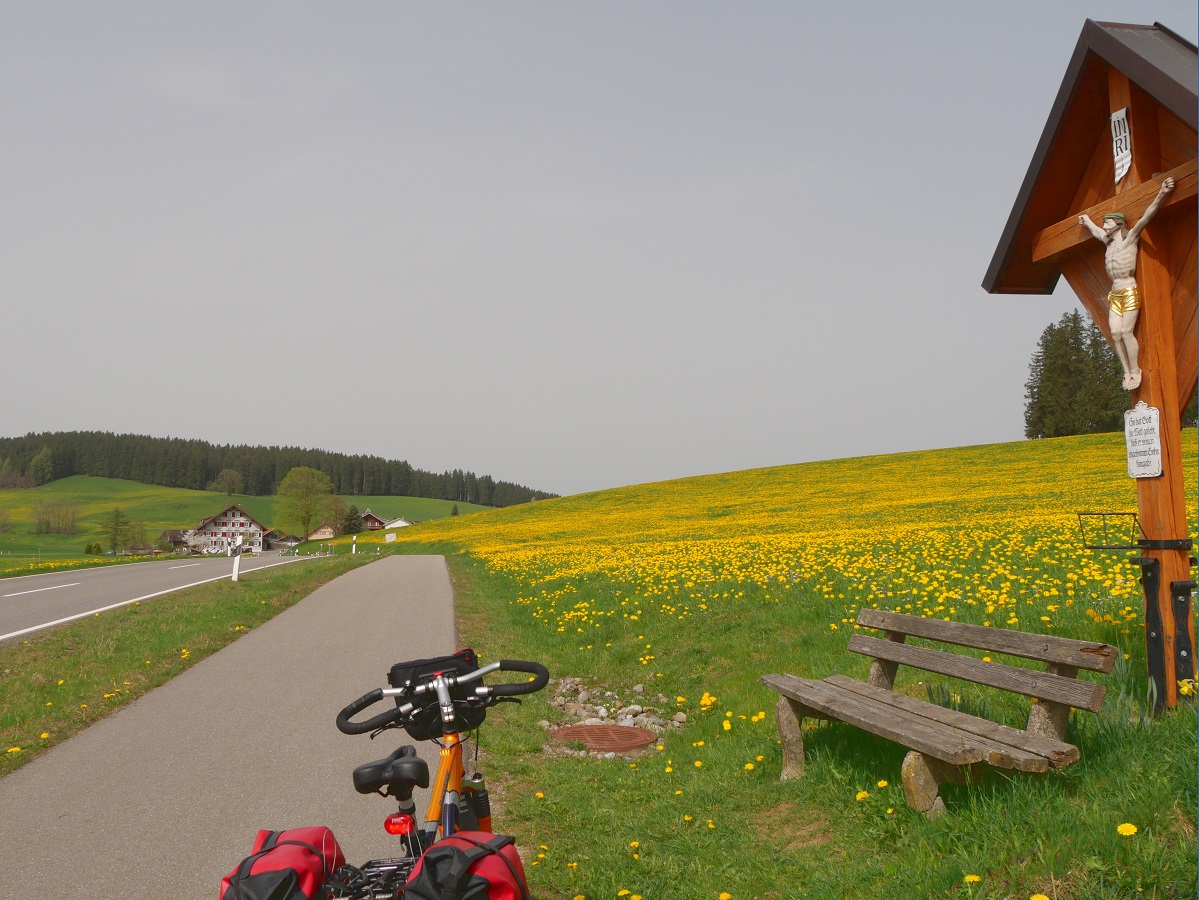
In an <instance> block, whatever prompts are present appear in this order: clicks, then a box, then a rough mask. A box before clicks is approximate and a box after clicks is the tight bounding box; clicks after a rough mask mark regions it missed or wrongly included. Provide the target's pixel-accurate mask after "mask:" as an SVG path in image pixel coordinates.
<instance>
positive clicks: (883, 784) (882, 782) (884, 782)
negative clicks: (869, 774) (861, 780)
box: [878, 778, 887, 788]
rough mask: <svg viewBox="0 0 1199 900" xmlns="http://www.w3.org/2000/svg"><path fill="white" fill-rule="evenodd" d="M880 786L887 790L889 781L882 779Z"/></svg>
mask: <svg viewBox="0 0 1199 900" xmlns="http://www.w3.org/2000/svg"><path fill="white" fill-rule="evenodd" d="M878 786H879V787H880V788H885V787H886V786H887V779H885V778H883V779H880V780H879V783H878Z"/></svg>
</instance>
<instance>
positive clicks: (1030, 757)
mask: <svg viewBox="0 0 1199 900" xmlns="http://www.w3.org/2000/svg"><path fill="white" fill-rule="evenodd" d="M896 646H902V645H896ZM762 683H763V684H765V685H766V686H767V687H770V688H772V689H773V690H776V691H778V692H779V693H780V694H782V695H783V696H784V697H789V698H791V699H792V700H796V701H798V702H799V703H801V704H803V705H804V706H807V707H809V708H811V709H815V710H817V711H819V712H821V713H823V714H825V715H827V716H829V717H830V718H834V719H837V720H839V721H842V722H845V723H847V724H849V725H854V726H856V727H858V728H861V729H862V730H863V731H869V732H870V733H871V734H876V735H878V736H879V737H883V738H886V739H887V740H890V741H894V742H895V743H897V744H901V745H902V746H904V747H908V748H910V749H912V750H918V751H920V752H921V753H926V754H928V755H929V756H933V757H936V758H937V759H940V760H943V761H944V762H947V763H949V764H951V765H955V766H961V765H970V764H972V763H976V762H985V763H987V764H988V765H991V766H995V767H996V768H1000V769H1017V770H1019V771H1022V772H1044V771H1046V770H1047V769H1048V768H1049V763H1048V761H1047V760H1046V759H1045V757H1043V756H1041V755H1039V754H1036V753H1030V752H1028V751H1027V750H1023V749H1020V748H1018V747H1012V746H1009V745H1007V744H1003V743H1000V742H997V741H993V740H990V739H988V738H985V737H981V736H979V735H976V734H972V733H971V732H968V731H963V730H961V729H958V728H954V727H953V726H951V725H946V724H944V723H942V722H938V721H935V720H933V719H928V718H925V717H924V716H922V715H919V714H917V713H912V712H908V711H907V710H902V709H898V708H897V707H895V706H891V705H889V704H886V703H879V702H877V701H876V700H873V699H872V698H870V697H866V696H863V695H862V694H859V693H855V692H853V691H846V690H842V689H841V688H838V687H836V686H835V685H832V684H829V683H827V682H824V681H811V680H809V679H806V678H798V677H796V676H794V675H765V676H763V677H762ZM930 705H931V704H930Z"/></svg>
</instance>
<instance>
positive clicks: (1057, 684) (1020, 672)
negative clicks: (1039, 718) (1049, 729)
mask: <svg viewBox="0 0 1199 900" xmlns="http://www.w3.org/2000/svg"><path fill="white" fill-rule="evenodd" d="M849 650H850V652H851V653H861V654H863V655H865V656H872V657H874V658H875V659H889V660H892V661H894V662H897V663H899V664H900V665H903V666H915V667H916V668H917V669H924V670H925V671H926V672H937V673H938V674H941V675H949V676H951V677H953V678H961V679H963V680H964V681H973V682H974V683H975V684H985V685H989V686H990V687H995V688H999V689H1001V690H1005V691H1011V692H1012V693H1015V694H1024V695H1026V696H1028V697H1036V698H1037V699H1038V700H1050V701H1053V702H1054V703H1064V704H1066V705H1067V706H1073V707H1074V708H1075V709H1089V710H1090V711H1091V712H1098V711H1099V707H1100V705H1101V704H1102V703H1103V694H1104V688H1103V686H1102V685H1099V684H1094V683H1092V682H1089V681H1079V680H1077V679H1075V678H1063V677H1062V676H1060V675H1050V674H1049V673H1048V672H1034V671H1032V670H1030V669H1021V668H1017V667H1016V666H1005V665H1003V664H1002V663H994V662H983V661H982V660H979V659H971V658H969V657H966V656H956V655H954V654H953V653H946V652H945V651H943V650H928V649H926V648H924V647H912V646H909V645H908V644H894V643H892V642H890V641H880V640H879V639H878V638H872V637H866V636H865V635H861V634H855V635H854V636H853V637H851V638H850V639H849ZM913 749H915V748H913Z"/></svg>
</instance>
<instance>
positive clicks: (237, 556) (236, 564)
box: [233, 534, 242, 581]
mask: <svg viewBox="0 0 1199 900" xmlns="http://www.w3.org/2000/svg"><path fill="white" fill-rule="evenodd" d="M241 541H242V538H241V535H240V534H239V535H238V536H237V543H236V544H235V545H234V549H233V580H234V581H237V576H238V573H239V572H240V571H241Z"/></svg>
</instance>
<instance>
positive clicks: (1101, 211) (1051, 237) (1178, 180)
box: [1031, 159, 1199, 263]
mask: <svg viewBox="0 0 1199 900" xmlns="http://www.w3.org/2000/svg"><path fill="white" fill-rule="evenodd" d="M1196 169H1197V165H1196V160H1194V159H1190V160H1187V161H1186V162H1185V163H1183V164H1182V165H1181V166H1175V167H1174V168H1173V169H1171V170H1170V171H1169V172H1164V173H1162V174H1161V175H1159V176H1158V177H1156V178H1151V179H1149V180H1148V181H1146V182H1144V183H1143V184H1139V185H1137V186H1136V187H1130V188H1129V189H1128V190H1126V191H1124V192H1122V193H1119V194H1117V195H1116V196H1114V197H1111V198H1109V199H1107V200H1103V201H1101V202H1100V203H1096V204H1095V205H1094V206H1090V207H1088V208H1086V209H1084V210H1081V211H1079V212H1076V213H1074V214H1072V215H1071V216H1070V217H1069V218H1066V219H1062V220H1061V221H1060V222H1055V223H1054V224H1053V225H1050V226H1049V227H1048V228H1043V229H1041V230H1040V231H1038V232H1037V234H1036V235H1035V236H1034V237H1033V240H1032V248H1031V249H1032V259H1033V262H1034V263H1039V262H1044V261H1045V260H1047V259H1049V258H1051V257H1053V256H1057V255H1058V254H1060V253H1065V252H1066V251H1068V250H1072V249H1074V248H1076V247H1081V246H1082V245H1084V244H1086V243H1087V242H1088V241H1093V240H1094V238H1093V237H1091V233H1090V232H1089V231H1087V230H1086V229H1085V228H1083V227H1082V226H1081V225H1079V224H1078V217H1079V216H1080V215H1088V216H1090V217H1091V220H1092V221H1093V222H1095V223H1096V224H1101V223H1102V222H1103V217H1104V216H1105V215H1107V214H1108V213H1111V212H1122V213H1124V215H1126V216H1128V220H1129V221H1130V222H1135V221H1136V220H1137V219H1139V218H1140V217H1141V216H1142V215H1144V213H1145V209H1146V208H1147V207H1148V206H1149V204H1150V203H1151V202H1153V198H1154V197H1156V196H1157V191H1158V188H1160V187H1161V183H1162V180H1163V179H1165V178H1167V177H1170V178H1173V179H1174V191H1173V193H1171V194H1170V196H1168V197H1167V198H1166V201H1165V203H1164V204H1163V205H1162V208H1161V209H1160V210H1159V211H1158V215H1159V216H1164V215H1165V214H1166V213H1167V212H1168V211H1169V210H1170V209H1172V208H1174V207H1177V206H1179V204H1183V203H1186V204H1188V205H1193V203H1191V201H1193V200H1194V198H1195V196H1196V195H1197V194H1199V177H1196Z"/></svg>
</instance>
